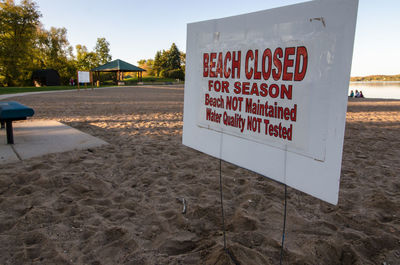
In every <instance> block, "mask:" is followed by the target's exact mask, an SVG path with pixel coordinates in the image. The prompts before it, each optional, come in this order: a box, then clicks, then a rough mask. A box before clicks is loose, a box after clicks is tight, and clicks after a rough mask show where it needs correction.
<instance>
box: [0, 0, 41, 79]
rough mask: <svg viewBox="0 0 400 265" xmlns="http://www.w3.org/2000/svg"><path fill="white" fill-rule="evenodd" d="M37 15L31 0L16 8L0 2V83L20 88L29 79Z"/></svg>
mask: <svg viewBox="0 0 400 265" xmlns="http://www.w3.org/2000/svg"><path fill="white" fill-rule="evenodd" d="M40 16H41V15H40V13H39V11H38V10H37V6H36V5H35V3H34V2H32V1H31V0H22V1H21V3H20V5H16V4H15V2H14V1H13V0H1V1H0V84H2V85H5V86H14V85H22V84H23V83H24V82H26V81H27V80H29V79H30V74H31V70H32V69H33V64H34V47H35V36H36V29H37V26H38V25H39V23H40V22H39V18H40Z"/></svg>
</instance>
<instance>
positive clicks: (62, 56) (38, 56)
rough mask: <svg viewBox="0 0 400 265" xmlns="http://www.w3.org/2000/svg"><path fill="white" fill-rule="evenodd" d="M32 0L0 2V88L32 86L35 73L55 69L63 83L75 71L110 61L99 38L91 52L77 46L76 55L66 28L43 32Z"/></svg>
mask: <svg viewBox="0 0 400 265" xmlns="http://www.w3.org/2000/svg"><path fill="white" fill-rule="evenodd" d="M40 17H41V14H40V12H39V11H38V6H37V5H36V4H35V3H34V2H33V1H32V0H22V1H21V2H20V4H16V3H15V2H14V0H0V86H25V85H32V80H31V75H32V72H33V71H34V70H38V69H49V68H51V69H54V70H57V71H58V73H59V74H60V79H61V82H62V83H63V84H67V83H68V82H69V79H70V78H75V76H76V71H77V70H78V69H79V70H90V69H92V68H94V67H97V66H99V65H102V64H104V63H107V62H109V61H111V59H112V57H111V55H110V44H109V43H108V42H107V40H106V39H105V38H98V39H97V42H96V46H95V47H94V49H93V51H89V50H88V49H87V47H86V46H84V45H80V44H78V45H76V47H75V48H76V55H74V54H73V48H72V46H71V45H70V44H69V42H68V39H67V30H66V29H65V28H55V27H51V28H50V29H49V30H47V29H45V28H44V27H43V25H42V24H41V22H40Z"/></svg>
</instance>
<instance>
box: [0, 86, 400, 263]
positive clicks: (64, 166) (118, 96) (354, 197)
mask: <svg viewBox="0 0 400 265" xmlns="http://www.w3.org/2000/svg"><path fill="white" fill-rule="evenodd" d="M183 98H184V89H183V86H150V85H149V86H135V87H115V88H107V89H95V90H94V91H92V90H81V91H69V92H62V93H43V94H37V95H27V96H21V97H13V98H12V99H11V100H14V101H18V102H20V103H22V104H24V105H29V106H30V107H32V108H33V109H35V116H34V117H33V118H32V120H36V119H37V120H55V121H58V122H61V123H63V124H66V125H68V126H71V127H73V128H75V129H77V130H80V131H82V132H84V133H86V134H89V135H92V136H94V137H97V138H99V139H101V140H103V141H105V142H107V143H108V144H107V145H103V146H100V147H95V148H87V149H84V150H74V151H68V152H63V153H54V154H47V155H44V156H40V157H34V158H30V159H26V160H22V161H19V162H15V163H7V164H2V165H0V253H1V255H0V264H92V265H95V264H98V265H100V264H137V265H139V264H220V265H222V264H234V262H233V261H232V258H231V257H229V255H228V254H226V252H225V251H224V250H223V229H222V219H221V208H220V207H221V205H220V190H219V172H220V171H219V169H220V168H219V165H220V164H219V160H218V159H216V158H213V157H211V156H208V155H205V154H203V153H200V152H198V151H195V150H193V149H190V148H188V147H186V146H183V145H182V125H183V122H182V120H183ZM22 122H25V121H22ZM399 135H400V100H386V99H385V100H384V99H350V100H349V103H348V110H347V122H346V131H345V140H344V147H343V160H342V171H341V183H340V194H339V203H338V205H337V206H334V205H331V204H328V203H325V202H323V201H320V200H318V199H316V198H313V197H311V196H309V195H306V194H304V193H301V192H299V191H296V190H294V189H292V188H288V193H287V222H286V238H285V244H284V252H283V264H325V265H330V264H332V265H334V264H387V265H388V264H391V265H394V264H400V213H399V209H400V178H399V173H400V138H399ZM15 141H16V142H17V141H18V138H17V136H15ZM266 163H267V162H266ZM222 180H223V196H224V211H225V227H226V237H227V246H228V249H229V250H230V253H232V255H233V256H234V259H236V261H237V262H239V263H240V264H246V265H251V264H254V265H259V264H279V259H280V254H281V240H282V227H283V212H284V211H283V208H284V186H283V185H281V184H279V183H276V182H274V181H272V180H270V179H268V178H265V177H263V176H261V175H258V174H256V173H253V172H250V171H248V170H245V169H242V168H239V167H237V166H235V165H232V164H229V163H226V162H222ZM184 208H185V209H184Z"/></svg>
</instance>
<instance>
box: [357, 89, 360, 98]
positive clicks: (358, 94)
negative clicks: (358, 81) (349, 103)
mask: <svg viewBox="0 0 400 265" xmlns="http://www.w3.org/2000/svg"><path fill="white" fill-rule="evenodd" d="M359 97H360V92H358V90H356V98H359Z"/></svg>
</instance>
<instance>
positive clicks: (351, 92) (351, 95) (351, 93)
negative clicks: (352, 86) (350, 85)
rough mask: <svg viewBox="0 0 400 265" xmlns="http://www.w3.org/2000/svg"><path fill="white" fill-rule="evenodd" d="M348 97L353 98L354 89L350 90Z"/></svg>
mask: <svg viewBox="0 0 400 265" xmlns="http://www.w3.org/2000/svg"><path fill="white" fill-rule="evenodd" d="M349 97H351V98H354V91H353V90H351V91H350V96H349Z"/></svg>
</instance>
